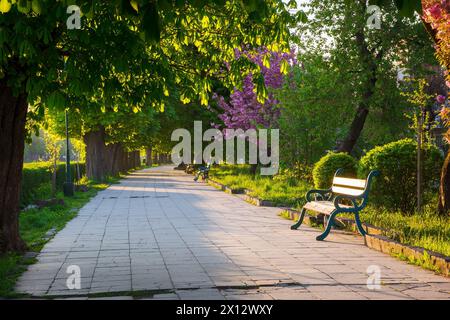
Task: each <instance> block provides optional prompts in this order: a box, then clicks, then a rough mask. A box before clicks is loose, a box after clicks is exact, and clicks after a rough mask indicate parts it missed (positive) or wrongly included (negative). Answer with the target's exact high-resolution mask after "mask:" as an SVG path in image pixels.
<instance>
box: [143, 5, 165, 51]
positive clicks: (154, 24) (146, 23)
mask: <svg viewBox="0 0 450 320" xmlns="http://www.w3.org/2000/svg"><path fill="white" fill-rule="evenodd" d="M144 10H145V11H144V16H143V17H142V29H143V30H144V33H145V39H146V40H147V41H151V42H154V43H159V41H160V40H161V23H160V20H159V14H158V8H157V6H156V4H155V3H149V4H148V5H147V6H146V7H145V9H144Z"/></svg>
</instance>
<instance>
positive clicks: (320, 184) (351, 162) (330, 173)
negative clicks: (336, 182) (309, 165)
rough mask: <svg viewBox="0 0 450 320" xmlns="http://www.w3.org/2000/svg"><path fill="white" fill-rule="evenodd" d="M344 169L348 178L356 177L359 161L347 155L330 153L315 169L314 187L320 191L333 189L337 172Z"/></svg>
mask: <svg viewBox="0 0 450 320" xmlns="http://www.w3.org/2000/svg"><path fill="white" fill-rule="evenodd" d="M338 169H344V172H343V173H344V174H345V175H346V176H347V177H350V176H354V175H355V173H356V169H357V161H356V160H355V159H354V158H353V157H352V156H350V155H349V154H347V153H344V152H341V153H335V152H329V153H328V154H327V155H326V156H324V157H322V158H321V159H320V160H319V161H318V162H317V163H316V164H315V165H314V169H313V173H312V175H313V180H314V186H315V187H316V188H318V189H327V188H329V187H331V183H332V182H333V177H334V174H335V173H336V170H338Z"/></svg>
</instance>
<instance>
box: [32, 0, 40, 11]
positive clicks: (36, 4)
mask: <svg viewBox="0 0 450 320" xmlns="http://www.w3.org/2000/svg"><path fill="white" fill-rule="evenodd" d="M31 9H32V10H33V12H34V13H36V14H41V13H42V0H33V1H32V2H31Z"/></svg>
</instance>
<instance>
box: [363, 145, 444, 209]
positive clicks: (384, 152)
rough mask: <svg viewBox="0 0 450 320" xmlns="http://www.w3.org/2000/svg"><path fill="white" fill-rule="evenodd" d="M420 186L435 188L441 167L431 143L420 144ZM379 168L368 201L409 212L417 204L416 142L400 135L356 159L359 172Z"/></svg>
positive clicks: (439, 154) (436, 151) (429, 188)
mask: <svg viewBox="0 0 450 320" xmlns="http://www.w3.org/2000/svg"><path fill="white" fill-rule="evenodd" d="M423 156H424V165H423V179H424V181H423V190H424V193H425V194H426V193H427V192H428V191H436V190H434V189H436V186H438V184H439V173H440V169H441V167H442V161H443V158H442V154H441V153H440V151H439V149H438V148H437V147H436V146H433V145H430V144H429V145H425V146H424V148H423ZM374 169H376V170H379V171H380V172H381V176H379V177H377V178H376V179H375V182H374V184H373V189H372V191H371V193H370V198H371V201H370V202H371V203H374V204H375V205H378V206H380V207H385V208H388V209H393V210H401V211H403V212H408V213H409V212H413V211H414V210H415V208H416V205H417V195H416V194H417V143H416V142H415V141H414V140H412V139H404V140H399V141H396V142H391V143H388V144H386V145H384V146H379V147H375V148H374V149H372V150H370V151H369V152H368V153H367V154H366V155H365V156H364V157H363V158H361V160H360V162H359V169H358V172H359V175H360V176H366V175H367V174H368V173H369V172H370V171H371V170H374Z"/></svg>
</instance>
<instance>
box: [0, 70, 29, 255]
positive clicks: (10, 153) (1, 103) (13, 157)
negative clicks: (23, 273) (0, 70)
mask: <svg viewBox="0 0 450 320" xmlns="http://www.w3.org/2000/svg"><path fill="white" fill-rule="evenodd" d="M27 109H28V103H27V96H26V94H20V95H19V96H17V97H16V96H14V95H13V92H12V90H11V88H10V87H9V86H8V85H7V80H6V77H5V78H4V79H3V80H0V148H1V151H2V152H0V252H8V251H24V250H25V248H26V245H25V242H24V241H23V240H22V239H21V238H20V235H19V211H20V210H19V201H20V187H21V180H22V168H23V154H24V147H25V142H24V141H25V121H26V116H27Z"/></svg>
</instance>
